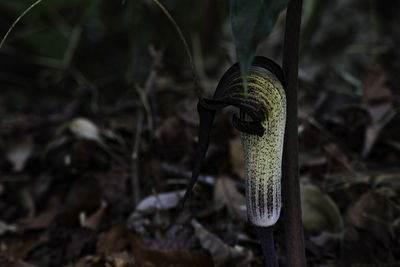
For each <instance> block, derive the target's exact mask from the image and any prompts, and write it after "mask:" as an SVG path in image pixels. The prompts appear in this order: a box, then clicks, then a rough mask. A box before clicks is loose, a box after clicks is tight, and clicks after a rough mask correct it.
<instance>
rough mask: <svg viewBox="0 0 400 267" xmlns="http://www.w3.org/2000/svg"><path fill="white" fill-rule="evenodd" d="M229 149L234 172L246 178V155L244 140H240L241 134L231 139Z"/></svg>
mask: <svg viewBox="0 0 400 267" xmlns="http://www.w3.org/2000/svg"><path fill="white" fill-rule="evenodd" d="M229 151H230V158H231V164H232V170H233V172H234V173H235V174H236V175H237V176H239V177H240V178H241V179H244V161H243V158H244V157H243V149H242V142H241V141H240V137H239V136H237V137H236V138H234V139H231V140H229Z"/></svg>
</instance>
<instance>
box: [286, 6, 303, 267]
mask: <svg viewBox="0 0 400 267" xmlns="http://www.w3.org/2000/svg"><path fill="white" fill-rule="evenodd" d="M301 8H302V0H290V1H289V4H288V8H287V13H286V26H285V41H284V48H283V63H282V66H283V73H284V76H285V82H286V98H287V120H286V131H285V142H284V149H283V151H284V152H283V168H282V170H283V178H282V200H283V221H284V224H285V239H286V251H287V265H288V266H291V267H303V266H306V257H305V251H304V236H303V224H302V220H301V203H300V183H299V162H298V124H297V101H298V100H297V90H298V60H299V39H300V22H301Z"/></svg>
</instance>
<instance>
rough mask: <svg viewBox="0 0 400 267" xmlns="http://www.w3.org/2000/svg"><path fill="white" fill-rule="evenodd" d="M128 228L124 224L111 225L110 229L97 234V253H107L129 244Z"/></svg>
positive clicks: (120, 249) (121, 248)
mask: <svg viewBox="0 0 400 267" xmlns="http://www.w3.org/2000/svg"><path fill="white" fill-rule="evenodd" d="M129 234H130V231H129V229H128V228H127V227H126V226H125V225H124V224H118V225H115V226H113V227H112V228H111V229H110V230H108V231H107V232H105V233H101V234H100V235H99V241H98V242H97V246H96V254H97V255H109V254H111V253H113V252H119V251H122V250H123V249H124V248H126V246H127V245H128V244H129Z"/></svg>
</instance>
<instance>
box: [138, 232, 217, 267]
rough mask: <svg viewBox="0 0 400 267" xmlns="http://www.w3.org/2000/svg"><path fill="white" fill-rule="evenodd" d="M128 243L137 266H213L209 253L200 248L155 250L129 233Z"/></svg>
mask: <svg viewBox="0 0 400 267" xmlns="http://www.w3.org/2000/svg"><path fill="white" fill-rule="evenodd" d="M130 243H131V247H132V250H133V254H134V256H135V261H136V263H137V266H139V267H149V266H154V267H158V266H177V267H178V266H180V267H186V266H187V267H189V266H192V267H204V266H210V267H211V266H214V263H213V261H212V259H211V257H210V255H208V254H206V253H204V252H203V251H200V250H183V249H181V250H157V249H151V248H149V247H147V246H146V245H144V244H143V243H142V241H141V240H140V239H139V237H138V236H137V235H136V234H134V233H131V234H130Z"/></svg>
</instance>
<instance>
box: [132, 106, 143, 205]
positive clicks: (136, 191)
mask: <svg viewBox="0 0 400 267" xmlns="http://www.w3.org/2000/svg"><path fill="white" fill-rule="evenodd" d="M142 130H143V112H142V111H141V110H140V111H139V114H138V116H137V122H136V132H135V133H134V137H133V151H132V157H131V158H132V162H131V179H132V197H133V203H134V205H135V206H136V205H137V204H138V203H139V201H140V183H139V168H138V161H139V152H140V143H141V137H142Z"/></svg>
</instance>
